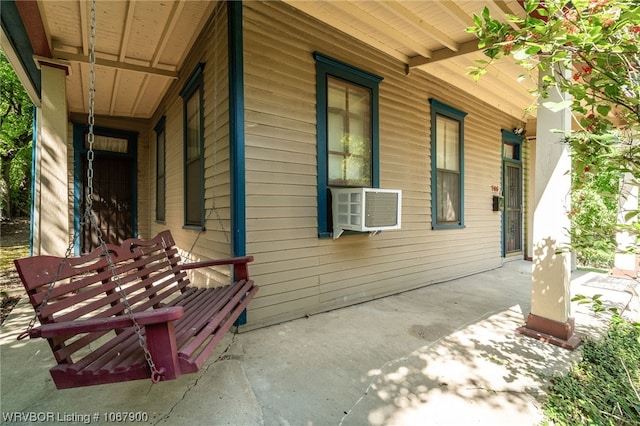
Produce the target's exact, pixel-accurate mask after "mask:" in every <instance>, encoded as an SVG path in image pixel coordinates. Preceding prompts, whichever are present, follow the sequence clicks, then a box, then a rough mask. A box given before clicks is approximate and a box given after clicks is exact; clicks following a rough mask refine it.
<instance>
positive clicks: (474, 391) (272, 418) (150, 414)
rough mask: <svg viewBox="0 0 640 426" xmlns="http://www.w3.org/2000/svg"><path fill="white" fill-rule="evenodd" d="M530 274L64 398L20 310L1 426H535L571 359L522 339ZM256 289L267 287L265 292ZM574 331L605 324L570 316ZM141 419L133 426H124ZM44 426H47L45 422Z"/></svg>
mask: <svg viewBox="0 0 640 426" xmlns="http://www.w3.org/2000/svg"><path fill="white" fill-rule="evenodd" d="M530 277H531V263H530V262H526V261H513V262H508V263H505V265H504V266H503V267H501V268H499V269H495V270H493V271H489V272H484V273H480V274H476V275H472V276H469V277H465V278H461V279H457V280H453V281H449V282H445V283H442V284H435V285H430V286H427V287H424V288H422V289H419V290H414V291H410V292H406V293H403V294H400V295H396V296H390V297H386V298H383V299H378V300H374V301H371V302H367V303H363V304H360V305H356V306H352V307H348V308H343V309H339V310H336V311H332V312H328V313H324V314H318V315H314V316H311V317H309V318H305V319H300V320H295V321H290V322H286V323H282V324H279V325H275V326H271V327H267V328H262V329H258V330H253V331H248V332H244V333H240V334H236V335H234V334H231V333H230V334H228V335H227V336H226V337H225V339H224V341H223V342H222V343H221V344H220V345H219V350H218V353H217V354H214V355H213V356H212V357H211V358H210V360H209V362H208V364H207V365H205V368H203V369H202V370H200V371H199V372H198V373H197V374H190V375H185V376H182V377H180V378H179V379H178V380H174V381H171V382H163V383H160V384H157V385H152V384H151V383H150V381H135V382H128V383H119V384H112V385H104V386H93V387H86V388H77V389H68V390H62V391H58V390H56V389H55V386H54V385H53V382H52V381H51V378H50V376H49V372H48V369H49V368H50V367H52V366H53V364H54V361H53V357H52V355H51V353H50V351H49V348H48V346H47V343H46V342H45V341H40V340H24V341H16V336H17V335H18V334H19V333H20V332H21V331H23V330H24V329H25V328H26V326H27V324H28V322H29V320H30V319H31V316H32V315H33V313H32V310H31V307H30V306H29V305H28V304H27V303H25V302H24V301H22V302H21V303H20V304H19V305H18V306H17V307H16V309H14V311H13V312H12V314H11V316H10V317H9V318H8V319H7V321H5V323H4V324H3V326H2V330H1V331H0V357H1V358H0V361H1V362H0V369H1V371H0V387H1V397H0V411H1V412H2V423H3V424H14V423H15V424H29V423H32V424H43V423H60V424H62V423H65V424H68V423H72V424H73V423H76V424H78V423H80V424H83V423H84V424H89V423H91V424H122V423H138V424H172V425H182V424H184V425H187V424H189V425H194V424H207V425H211V424H213V425H427V424H428V425H471V424H473V425H515V424H517V425H535V424H538V423H539V422H540V421H541V420H542V419H543V417H542V412H541V401H542V398H543V397H544V391H545V388H546V386H547V385H548V384H549V378H550V377H551V376H552V375H554V374H558V373H564V372H566V371H567V370H568V368H569V367H570V365H571V363H572V362H574V361H577V360H578V359H579V356H580V350H579V349H578V350H576V351H574V352H569V351H567V350H565V349H561V348H558V347H556V346H552V345H549V344H546V343H542V342H539V341H537V340H534V339H531V338H528V337H525V336H522V335H519V334H517V333H516V332H515V329H516V328H517V327H518V326H521V325H523V324H524V321H525V318H526V316H527V314H528V313H529V308H530V307H529V304H530V288H531V285H530V280H531V278H530ZM258 284H259V283H258ZM624 288H625V284H624V281H623V280H620V279H616V278H612V277H609V276H607V275H603V274H595V273H578V274H574V279H573V281H572V292H573V293H574V294H576V293H580V294H585V295H593V294H596V293H601V294H604V297H603V300H605V301H606V303H607V304H611V305H615V306H618V307H623V306H624V305H625V304H626V303H627V302H628V301H629V300H630V298H631V295H630V294H629V293H628V292H625V291H624ZM573 316H574V317H575V318H576V328H577V331H578V332H579V333H581V334H586V335H589V336H595V335H597V334H598V333H600V332H602V331H603V330H604V329H605V328H606V323H607V321H606V319H605V318H604V317H602V316H595V315H594V314H593V313H592V312H591V311H590V308H589V307H588V306H583V305H580V306H579V305H575V304H574V305H573ZM119 413H134V414H133V416H132V419H133V420H142V421H138V422H136V421H132V422H122V421H120V422H119V421H117V420H118V417H117V416H122V414H119ZM43 420H44V421H43ZM109 420H111V421H109Z"/></svg>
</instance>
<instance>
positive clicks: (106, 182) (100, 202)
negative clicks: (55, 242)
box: [76, 128, 137, 253]
mask: <svg viewBox="0 0 640 426" xmlns="http://www.w3.org/2000/svg"><path fill="white" fill-rule="evenodd" d="M80 131H81V133H82V135H81V136H80V137H78V138H77V139H79V141H80V142H79V143H78V144H77V145H80V146H79V147H78V148H80V149H77V148H76V156H77V157H76V179H79V180H77V181H76V183H77V184H76V188H78V189H79V191H78V192H79V194H77V195H76V208H77V211H76V213H77V215H76V217H77V218H78V219H77V220H76V227H77V228H79V240H80V241H79V243H80V244H79V252H80V253H88V252H90V251H91V250H93V249H94V248H96V247H98V245H99V241H100V239H99V236H101V237H102V239H103V240H104V241H105V242H106V243H112V244H120V243H121V242H122V241H124V240H126V239H127V238H132V237H135V236H136V235H137V232H136V216H137V215H136V205H137V197H136V187H137V183H136V146H135V145H136V135H135V134H132V133H129V132H118V131H114V130H109V129H99V130H96V131H95V139H94V144H93V149H94V159H93V161H92V167H93V182H92V186H93V196H92V198H91V200H92V209H91V212H92V216H93V218H94V219H95V222H96V224H97V228H98V229H96V227H95V226H93V225H92V224H91V223H90V222H89V221H84V222H85V223H81V222H82V220H81V219H82V217H83V216H84V212H85V210H86V203H87V196H88V194H89V187H88V182H87V174H88V170H89V167H88V161H87V156H86V152H87V149H88V143H87V132H86V129H84V128H82V129H81V130H80Z"/></svg>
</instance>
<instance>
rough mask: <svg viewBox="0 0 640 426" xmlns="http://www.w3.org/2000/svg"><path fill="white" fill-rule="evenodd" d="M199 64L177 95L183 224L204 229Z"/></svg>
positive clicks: (202, 118) (202, 136) (202, 119)
mask: <svg viewBox="0 0 640 426" xmlns="http://www.w3.org/2000/svg"><path fill="white" fill-rule="evenodd" d="M203 68H204V64H203V63H200V64H199V65H198V66H197V67H196V69H195V71H193V73H192V74H191V76H190V77H189V80H188V81H187V84H186V85H185V87H184V88H183V89H182V92H180V96H182V98H183V100H184V116H183V120H184V224H185V226H186V227H197V228H202V227H204V155H203V152H204V117H203V98H202V96H203V95H202V93H203V90H202V85H203V84H202V73H203Z"/></svg>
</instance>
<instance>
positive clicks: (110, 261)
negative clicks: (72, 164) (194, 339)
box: [18, 0, 164, 383]
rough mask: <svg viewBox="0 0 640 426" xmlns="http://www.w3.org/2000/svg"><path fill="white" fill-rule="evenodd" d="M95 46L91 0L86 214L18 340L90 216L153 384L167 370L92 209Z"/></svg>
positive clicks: (39, 309) (37, 313)
mask: <svg viewBox="0 0 640 426" xmlns="http://www.w3.org/2000/svg"><path fill="white" fill-rule="evenodd" d="M95 45H96V0H91V17H90V34H89V116H88V124H89V131H88V134H87V143H88V145H89V148H88V151H87V193H86V201H85V211H84V214H83V217H82V221H81V222H80V225H79V226H78V228H77V229H76V230H75V231H74V235H73V238H72V239H71V242H70V243H69V247H67V251H66V253H65V256H64V259H63V260H62V261H61V262H60V264H59V265H58V269H57V271H56V274H55V275H54V277H53V279H52V280H51V282H50V283H49V286H48V288H47V291H46V293H45V295H44V297H43V299H42V302H41V303H40V304H39V305H38V308H37V309H36V313H35V315H34V317H33V318H32V320H31V321H30V322H29V325H28V326H27V330H26V331H24V332H23V333H21V334H20V335H19V336H18V339H19V340H22V339H24V338H25V337H27V336H28V335H29V334H30V332H31V330H32V329H33V327H34V325H35V322H36V320H37V318H38V317H39V316H40V315H41V314H42V310H43V309H44V307H45V306H46V304H47V301H48V300H49V297H50V296H51V293H52V291H53V287H54V286H55V284H56V282H57V281H58V279H59V278H60V274H61V273H62V269H63V268H64V265H65V263H66V262H67V260H68V258H69V257H70V256H71V252H72V250H73V247H74V244H75V242H76V240H77V238H78V236H79V231H80V229H82V228H84V226H85V224H86V222H87V219H89V222H90V224H91V227H92V228H93V229H94V230H95V232H96V236H97V238H98V242H99V244H100V248H101V249H102V252H103V255H104V257H105V259H106V260H107V265H108V267H109V271H110V272H111V276H112V278H113V280H114V281H115V282H116V286H117V290H118V293H119V294H120V297H121V298H122V301H123V303H124V306H125V310H126V312H127V315H128V316H129V319H130V320H131V322H132V324H133V328H134V331H135V333H136V334H137V336H138V344H139V345H140V347H141V348H142V350H143V351H144V357H145V360H146V362H147V364H148V365H149V369H150V370H151V380H152V382H153V383H157V382H159V381H160V380H161V378H162V376H163V375H164V369H160V370H158V368H157V367H156V366H155V363H154V362H153V358H152V357H151V353H150V352H149V350H148V349H147V345H146V341H145V336H144V334H143V333H142V328H141V327H140V324H138V322H137V321H136V319H135V316H134V314H133V308H132V307H131V305H130V303H129V300H128V299H127V294H126V292H125V290H124V288H123V286H122V282H121V281H120V276H119V275H118V272H117V270H116V266H115V264H114V262H113V259H112V258H111V254H110V252H109V247H108V246H107V243H106V242H105V240H104V237H103V235H102V230H101V229H100V227H99V226H98V222H97V219H96V217H95V215H94V214H93V212H92V210H93V195H94V188H93V160H94V159H95V153H94V151H93V143H94V141H95V133H94V124H95V62H96V51H95Z"/></svg>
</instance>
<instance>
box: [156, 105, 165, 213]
mask: <svg viewBox="0 0 640 426" xmlns="http://www.w3.org/2000/svg"><path fill="white" fill-rule="evenodd" d="M165 121H166V120H165V117H162V118H161V119H160V121H159V122H158V124H156V127H155V128H154V130H155V131H156V221H157V222H164V220H165V210H166V208H165V207H166V196H165V194H166V177H165V171H166V167H165V165H166V158H165V142H166V138H165V137H166V134H165V127H164V126H165Z"/></svg>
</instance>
